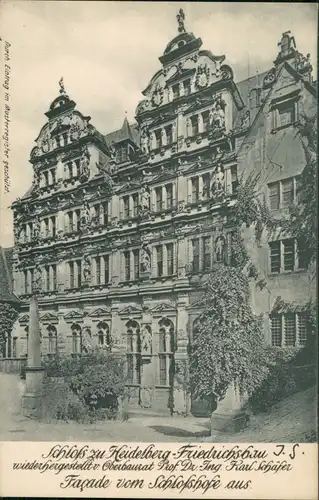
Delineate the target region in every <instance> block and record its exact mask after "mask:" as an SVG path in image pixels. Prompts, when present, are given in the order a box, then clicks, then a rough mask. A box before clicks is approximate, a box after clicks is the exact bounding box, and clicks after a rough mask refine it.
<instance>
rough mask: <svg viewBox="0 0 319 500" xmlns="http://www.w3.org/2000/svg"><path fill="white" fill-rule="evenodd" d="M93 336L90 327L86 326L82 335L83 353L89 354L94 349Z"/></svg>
mask: <svg viewBox="0 0 319 500" xmlns="http://www.w3.org/2000/svg"><path fill="white" fill-rule="evenodd" d="M92 347H93V345H92V334H91V329H90V327H88V326H86V327H85V328H83V333H82V349H83V352H85V353H88V352H89V351H90V350H91V349H92Z"/></svg>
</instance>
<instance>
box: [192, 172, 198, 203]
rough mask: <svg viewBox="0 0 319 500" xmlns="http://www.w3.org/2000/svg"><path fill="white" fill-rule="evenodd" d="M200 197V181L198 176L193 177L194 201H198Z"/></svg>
mask: <svg viewBox="0 0 319 500" xmlns="http://www.w3.org/2000/svg"><path fill="white" fill-rule="evenodd" d="M198 199H199V182H198V177H193V178H192V203H196V202H197V201H198Z"/></svg>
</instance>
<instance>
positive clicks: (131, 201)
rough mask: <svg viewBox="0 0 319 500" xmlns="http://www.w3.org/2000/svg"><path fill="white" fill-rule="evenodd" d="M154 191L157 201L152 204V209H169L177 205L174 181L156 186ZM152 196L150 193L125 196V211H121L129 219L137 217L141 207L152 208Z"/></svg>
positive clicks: (123, 201) (157, 210) (123, 200)
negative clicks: (174, 195)
mask: <svg viewBox="0 0 319 500" xmlns="http://www.w3.org/2000/svg"><path fill="white" fill-rule="evenodd" d="M154 193H155V203H154V204H152V211H156V212H159V211H161V210H169V209H170V208H172V207H173V206H174V205H175V203H176V200H175V199H174V197H173V184H172V183H169V184H166V185H165V186H159V187H157V188H155V190H154ZM150 196H151V195H150V194H149V196H148V197H146V196H144V197H143V195H139V194H138V193H134V194H132V195H127V196H123V198H122V203H123V212H122V213H121V216H122V218H123V219H128V218H130V217H136V216H137V215H138V214H139V210H140V208H141V207H142V208H143V209H145V208H147V209H148V210H151V202H150ZM142 197H143V198H142ZM142 205H143V206H142Z"/></svg>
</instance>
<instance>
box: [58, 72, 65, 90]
mask: <svg viewBox="0 0 319 500" xmlns="http://www.w3.org/2000/svg"><path fill="white" fill-rule="evenodd" d="M59 87H60V94H66V92H65V88H64V79H63V76H61V78H60V80H59Z"/></svg>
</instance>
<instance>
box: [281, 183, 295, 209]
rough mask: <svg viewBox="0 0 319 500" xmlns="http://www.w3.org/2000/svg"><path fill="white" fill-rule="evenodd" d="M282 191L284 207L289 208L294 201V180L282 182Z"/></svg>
mask: <svg viewBox="0 0 319 500" xmlns="http://www.w3.org/2000/svg"><path fill="white" fill-rule="evenodd" d="M281 189H282V207H283V208H287V207H289V206H290V205H292V203H293V201H294V181H293V179H292V178H291V179H285V180H284V181H281Z"/></svg>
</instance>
